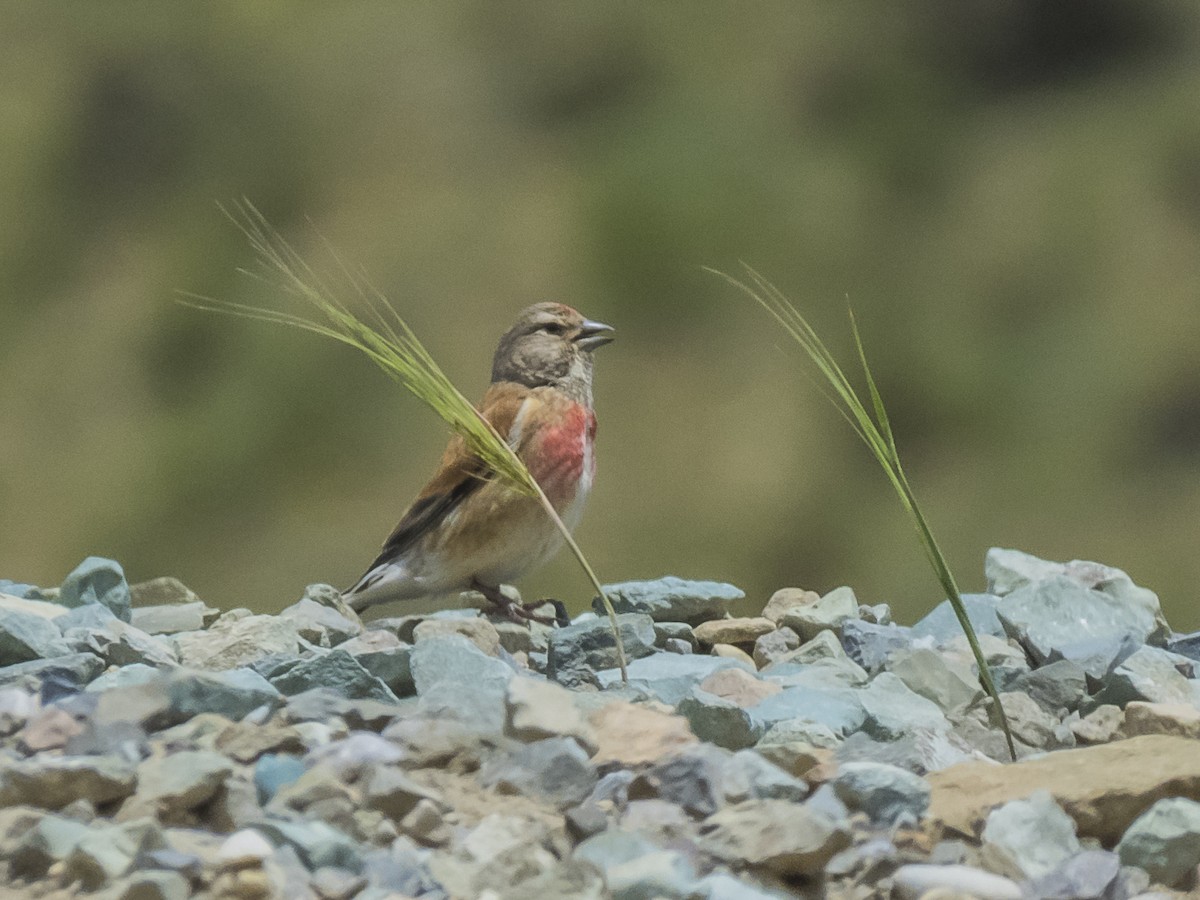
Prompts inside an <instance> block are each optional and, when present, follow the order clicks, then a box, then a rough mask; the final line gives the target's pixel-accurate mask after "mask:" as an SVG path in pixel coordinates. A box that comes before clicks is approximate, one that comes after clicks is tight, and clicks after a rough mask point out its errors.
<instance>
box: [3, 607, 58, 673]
mask: <svg viewBox="0 0 1200 900" xmlns="http://www.w3.org/2000/svg"><path fill="white" fill-rule="evenodd" d="M17 602H19V603H22V604H27V603H34V602H37V601H33V600H21V601H17ZM47 605H48V604H47ZM70 651H71V648H70V647H69V646H68V645H67V644H66V643H65V642H64V641H63V639H62V633H61V632H60V631H59V630H58V626H57V625H56V624H55V623H54V621H53V620H51V619H48V618H45V617H44V616H40V615H38V614H36V613H31V612H24V611H18V610H15V609H4V608H3V607H2V606H0V664H2V665H5V666H10V665H12V664H14V663H22V662H30V661H32V660H38V659H46V658H53V657H56V656H62V655H64V654H66V653H69V652H70Z"/></svg>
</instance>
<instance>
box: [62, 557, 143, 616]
mask: <svg viewBox="0 0 1200 900" xmlns="http://www.w3.org/2000/svg"><path fill="white" fill-rule="evenodd" d="M58 602H59V603H60V604H62V605H63V606H83V605H84V604H85V603H101V604H103V605H104V606H107V607H108V608H109V610H111V611H112V613H113V614H114V615H116V617H117V618H118V619H120V620H121V621H122V622H128V621H129V620H130V618H131V614H130V597H129V584H128V583H127V582H126V581H125V571H124V570H123V569H122V568H121V564H120V563H118V562H116V561H115V560H111V559H103V558H102V557H99V556H89V557H88V558H87V559H85V560H84V561H83V562H81V563H80V564H79V565H78V566H76V567H75V569H74V571H72V572H71V574H70V575H68V576H67V579H66V581H64V582H63V583H62V588H61V589H60V590H59V593H58Z"/></svg>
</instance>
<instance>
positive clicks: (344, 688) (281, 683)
mask: <svg viewBox="0 0 1200 900" xmlns="http://www.w3.org/2000/svg"><path fill="white" fill-rule="evenodd" d="M270 681H271V684H272V685H273V686H274V687H275V689H276V690H278V691H279V692H280V693H281V694H284V695H292V694H300V693H302V692H304V691H307V690H310V689H312V688H314V687H327V688H330V689H332V690H334V691H336V692H337V693H338V694H340V695H341V696H343V697H347V698H349V699H352V700H356V699H365V700H378V701H380V702H381V703H398V702H399V698H397V697H396V695H395V694H393V693H392V692H391V690H390V689H389V688H388V686H387V685H386V684H384V683H383V682H382V681H380V680H379V679H378V678H376V677H375V676H374V675H372V674H371V673H370V672H368V671H367V670H366V669H365V668H363V667H362V665H360V664H359V662H358V660H356V659H355V658H354V657H353V656H351V655H350V654H349V653H346V652H345V651H344V650H332V651H330V652H329V653H326V654H324V655H323V656H315V657H313V658H311V659H307V660H305V661H304V662H301V663H299V664H297V665H295V666H293V667H292V668H290V669H288V670H287V672H285V673H284V674H282V675H279V676H277V677H275V678H272V679H270Z"/></svg>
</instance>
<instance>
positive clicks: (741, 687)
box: [699, 668, 783, 709]
mask: <svg viewBox="0 0 1200 900" xmlns="http://www.w3.org/2000/svg"><path fill="white" fill-rule="evenodd" d="M699 686H700V689H701V690H703V691H706V692H708V693H709V694H715V695H716V696H718V697H721V698H723V699H725V700H728V701H729V702H730V703H733V704H735V705H737V706H740V707H742V708H743V709H748V708H750V707H751V706H755V705H757V704H758V703H759V702H760V701H762V700H765V699H766V698H767V697H770V696H771V695H772V694H778V693H779V692H780V691H781V690H783V685H781V684H779V683H777V682H774V681H764V680H763V679H761V678H758V677H756V676H754V675H751V674H750V673H749V672H747V671H746V670H745V669H737V668H732V669H720V670H718V671H716V672H713V673H712V674H711V675H709V676H708V677H707V678H705V679H704V680H703V681H702V682H700V685H699Z"/></svg>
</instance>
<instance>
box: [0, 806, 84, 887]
mask: <svg viewBox="0 0 1200 900" xmlns="http://www.w3.org/2000/svg"><path fill="white" fill-rule="evenodd" d="M87 834H88V826H87V825H85V824H84V823H82V822H77V821H75V820H74V819H68V818H64V817H63V816H55V815H48V816H43V817H42V818H40V819H39V820H38V821H37V822H36V823H34V824H33V825H32V826H31V827H30V828H29V829H28V830H26V831H24V832H23V833H21V834H20V836H19V837H16V840H15V843H14V845H13V846H12V849H11V850H10V851H9V854H10V855H9V867H10V872H11V874H12V875H14V876H16V877H18V878H27V879H31V880H32V879H35V878H42V877H43V876H45V874H46V873H47V871H49V869H50V867H51V866H53V865H54V864H56V863H60V862H61V861H62V860H64V859H66V858H67V856H68V855H69V854H70V852H71V851H72V850H74V849H75V845H76V844H78V843H79V842H80V841H81V840H83V838H84V837H85V836H86V835H87Z"/></svg>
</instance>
